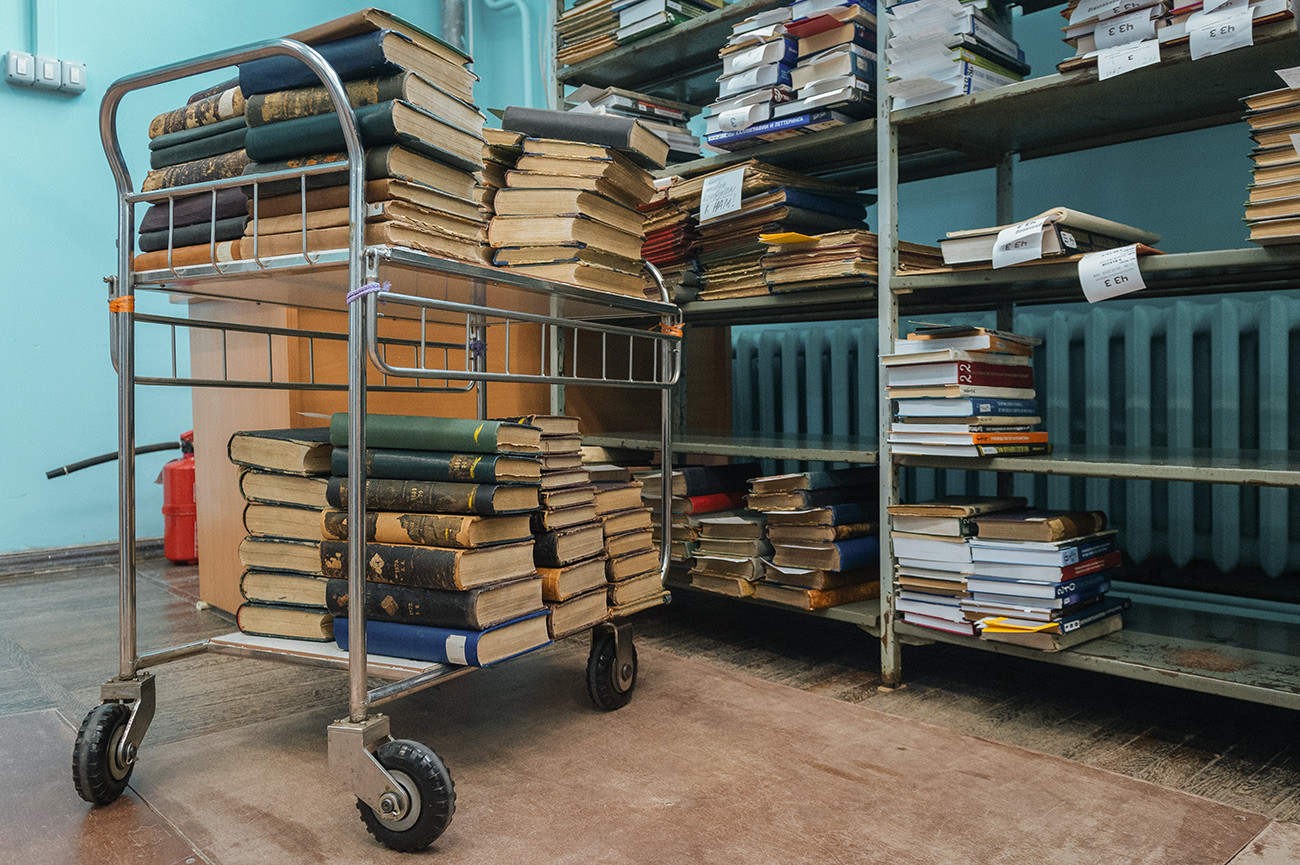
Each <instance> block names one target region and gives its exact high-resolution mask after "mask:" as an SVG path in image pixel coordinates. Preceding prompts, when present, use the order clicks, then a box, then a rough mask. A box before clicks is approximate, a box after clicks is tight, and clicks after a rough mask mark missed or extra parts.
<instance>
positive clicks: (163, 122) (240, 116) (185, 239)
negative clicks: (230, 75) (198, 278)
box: [136, 81, 248, 270]
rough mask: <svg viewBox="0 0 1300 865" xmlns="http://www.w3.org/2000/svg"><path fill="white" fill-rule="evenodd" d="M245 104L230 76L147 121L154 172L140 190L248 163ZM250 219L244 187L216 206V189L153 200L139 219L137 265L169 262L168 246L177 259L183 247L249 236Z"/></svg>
mask: <svg viewBox="0 0 1300 865" xmlns="http://www.w3.org/2000/svg"><path fill="white" fill-rule="evenodd" d="M244 109H245V104H244V95H243V92H242V91H241V90H240V89H239V84H238V82H236V81H226V82H223V83H222V84H219V85H216V86H215V87H211V88H208V89H206V90H202V91H200V92H198V93H195V94H194V95H193V96H191V97H190V98H189V100H188V102H187V103H186V104H185V105H183V106H181V107H180V108H175V109H172V110H171V111H165V112H163V113H162V114H159V115H158V116H157V117H155V118H154V119H153V120H152V121H151V122H150V123H149V168H150V171H149V173H148V174H146V175H145V177H144V181H143V182H142V183H141V185H140V189H141V191H142V192H153V191H156V190H160V189H169V188H171V187H173V186H184V185H186V184H189V183H199V182H202V181H206V180H217V179H220V178H224V177H235V176H238V175H239V174H240V172H242V171H243V170H244V166H246V165H247V164H248V154H247V152H246V151H245V150H244V142H245V138H246V137H247V134H248V124H247V121H246V119H245V117H244ZM214 207H215V213H214ZM214 217H215V221H214ZM247 224H248V199H247V197H246V196H245V195H244V192H243V190H240V189H223V190H221V191H219V192H218V193H217V194H216V201H215V205H214V201H213V196H212V195H211V194H202V193H200V194H197V195H188V196H181V197H179V198H175V199H173V200H172V202H171V204H170V205H169V203H168V202H167V201H162V202H158V203H157V204H153V205H150V207H149V209H148V210H146V211H145V214H144V218H143V219H142V220H141V221H140V228H139V246H140V252H141V255H140V256H138V257H137V259H136V269H137V270H151V269H155V268H162V267H167V266H168V264H169V259H168V248H169V247H170V248H171V251H172V259H171V263H172V264H176V265H179V264H183V263H186V261H187V257H186V255H185V253H184V252H181V251H180V250H181V249H182V248H185V247H195V246H199V245H201V246H202V247H203V249H205V250H206V249H208V248H209V246H210V244H211V243H212V242H213V241H215V242H217V243H230V242H231V241H234V240H236V239H237V238H240V237H243V235H244V228H245V226H246V225H247Z"/></svg>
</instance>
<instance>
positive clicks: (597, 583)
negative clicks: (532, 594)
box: [537, 554, 605, 602]
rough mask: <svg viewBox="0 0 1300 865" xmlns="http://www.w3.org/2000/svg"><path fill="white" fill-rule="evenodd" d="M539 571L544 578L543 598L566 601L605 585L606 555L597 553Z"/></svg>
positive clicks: (539, 569)
mask: <svg viewBox="0 0 1300 865" xmlns="http://www.w3.org/2000/svg"><path fill="white" fill-rule="evenodd" d="M537 573H538V574H539V575H540V576H541V578H542V597H543V598H545V599H546V600H547V601H551V602H559V601H566V600H568V599H569V598H571V597H573V596H574V595H580V594H583V593H584V592H590V591H591V590H592V589H595V588H597V587H603V586H604V585H605V556H604V555H603V554H597V555H595V556H592V557H591V558H588V559H582V560H580V561H577V562H574V563H573V564H571V565H564V566H563V567H556V568H549V567H541V568H538V569H537Z"/></svg>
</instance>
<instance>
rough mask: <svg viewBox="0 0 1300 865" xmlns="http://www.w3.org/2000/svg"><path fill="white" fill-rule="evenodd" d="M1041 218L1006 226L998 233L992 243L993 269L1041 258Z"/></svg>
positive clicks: (1043, 220) (1042, 223)
mask: <svg viewBox="0 0 1300 865" xmlns="http://www.w3.org/2000/svg"><path fill="white" fill-rule="evenodd" d="M1046 222H1047V220H1045V219H1043V218H1041V217H1040V218H1038V219H1031V220H1029V221H1028V222H1022V223H1019V224H1018V225H1008V226H1007V227H1006V228H1004V229H1002V230H1001V231H999V232H998V239H997V240H995V241H994V242H993V267H994V268H999V267H1008V266H1009V265H1012V264H1019V263H1020V262H1022V261H1034V260H1036V259H1039V258H1042V257H1043V225H1045V224H1046Z"/></svg>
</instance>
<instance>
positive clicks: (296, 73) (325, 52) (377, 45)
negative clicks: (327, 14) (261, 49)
mask: <svg viewBox="0 0 1300 865" xmlns="http://www.w3.org/2000/svg"><path fill="white" fill-rule="evenodd" d="M390 32H391V31H387V30H379V31H374V32H370V33H362V34H359V35H357V36H349V37H347V38H344V39H338V40H335V41H333V42H326V43H324V44H321V45H316V46H313V47H314V48H315V49H316V50H317V51H318V52H320V54H321V56H322V57H324V58H325V60H326V61H328V62H329V64H330V65H331V66H333V67H334V71H335V72H337V73H338V76H339V78H340V79H342V80H345V81H346V80H352V79H355V78H364V77H367V76H373V75H390V74H393V73H396V72H400V71H402V70H401V67H400V66H398V65H397V64H395V63H391V62H389V60H388V58H387V57H386V56H385V52H384V38H385V36H386V35H387V34H388V33H390ZM319 84H320V78H319V76H317V75H316V73H315V72H313V71H312V70H311V68H310V67H309V66H307V65H306V64H305V63H303V62H302V61H300V60H298V59H297V58H296V57H284V56H279V57H264V58H262V59H260V60H253V61H251V62H248V63H241V64H240V65H239V87H240V89H241V90H242V91H243V93H244V95H245V96H254V95H256V94H258V93H274V92H276V91H277V90H288V89H290V88H294V87H314V86H316V85H319Z"/></svg>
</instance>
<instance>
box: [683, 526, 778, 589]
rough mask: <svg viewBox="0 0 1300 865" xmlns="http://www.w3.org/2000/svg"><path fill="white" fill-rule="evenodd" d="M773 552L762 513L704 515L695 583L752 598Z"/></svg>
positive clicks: (696, 549) (692, 576)
mask: <svg viewBox="0 0 1300 865" xmlns="http://www.w3.org/2000/svg"><path fill="white" fill-rule="evenodd" d="M771 554H772V546H771V544H769V543H768V542H767V539H766V538H765V537H764V536H763V517H762V515H761V514H748V513H746V514H738V515H732V516H724V517H703V518H701V519H700V526H699V540H698V541H697V543H696V545H695V558H694V562H693V564H692V565H691V574H690V576H691V585H692V586H694V587H695V588H697V589H703V590H704V591H707V592H714V593H717V594H722V595H730V596H732V597H742V598H746V597H752V596H753V594H754V586H755V584H756V583H757V581H758V580H761V579H762V578H763V570H764V567H763V560H764V559H765V558H766V557H768V556H770V555H771Z"/></svg>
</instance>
